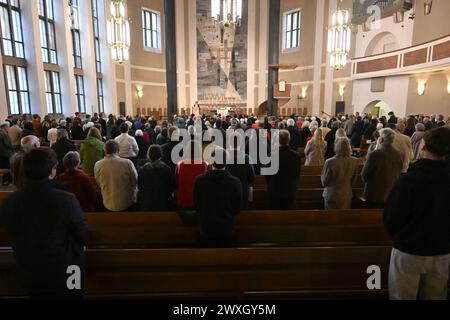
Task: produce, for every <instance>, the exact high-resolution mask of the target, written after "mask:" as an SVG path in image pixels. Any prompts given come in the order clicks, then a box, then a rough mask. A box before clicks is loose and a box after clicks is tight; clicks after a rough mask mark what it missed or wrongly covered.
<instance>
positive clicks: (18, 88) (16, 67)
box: [3, 64, 31, 116]
mask: <svg viewBox="0 0 450 320" xmlns="http://www.w3.org/2000/svg"><path fill="white" fill-rule="evenodd" d="M7 67H12V68H13V72H14V82H15V86H16V88H15V89H14V90H12V89H10V88H9V86H8V83H9V81H8V73H7V71H6V69H7ZM19 68H22V69H23V70H24V72H25V84H26V87H27V89H26V90H22V88H21V85H20V79H19ZM3 75H4V78H5V93H6V101H7V107H8V115H13V116H16V115H21V114H31V102H30V86H29V82H28V70H27V68H26V67H24V66H20V65H14V64H3ZM12 91H14V92H16V95H17V108H18V110H19V113H13V112H12V106H11V100H10V95H9V94H10V92H12ZM22 93H25V94H26V95H27V97H28V109H29V110H24V105H23V103H24V102H23V101H22ZM26 111H28V112H26Z"/></svg>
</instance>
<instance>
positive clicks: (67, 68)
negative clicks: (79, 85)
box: [53, 0, 81, 116]
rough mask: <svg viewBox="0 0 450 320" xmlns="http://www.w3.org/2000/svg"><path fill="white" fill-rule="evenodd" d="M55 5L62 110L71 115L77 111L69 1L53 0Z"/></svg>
mask: <svg viewBox="0 0 450 320" xmlns="http://www.w3.org/2000/svg"><path fill="white" fill-rule="evenodd" d="M53 6H54V10H55V32H56V48H57V52H58V66H56V68H58V69H59V76H60V83H61V99H62V111H63V114H64V115H66V116H71V115H73V114H74V113H75V112H76V103H75V76H74V72H73V48H72V47H73V45H72V34H71V32H70V25H71V22H70V8H69V1H68V0H63V1H53ZM80 13H81V12H80Z"/></svg>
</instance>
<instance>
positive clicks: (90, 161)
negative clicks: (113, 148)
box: [80, 137, 105, 176]
mask: <svg viewBox="0 0 450 320" xmlns="http://www.w3.org/2000/svg"><path fill="white" fill-rule="evenodd" d="M104 146H105V144H104V143H103V142H102V141H100V140H98V139H96V138H93V137H87V138H86V140H84V142H83V143H82V144H81V148H80V158H81V163H82V164H83V171H84V173H86V174H87V175H89V176H93V175H94V166H95V164H96V163H97V161H99V160H102V159H103V157H104V156H105V153H104Z"/></svg>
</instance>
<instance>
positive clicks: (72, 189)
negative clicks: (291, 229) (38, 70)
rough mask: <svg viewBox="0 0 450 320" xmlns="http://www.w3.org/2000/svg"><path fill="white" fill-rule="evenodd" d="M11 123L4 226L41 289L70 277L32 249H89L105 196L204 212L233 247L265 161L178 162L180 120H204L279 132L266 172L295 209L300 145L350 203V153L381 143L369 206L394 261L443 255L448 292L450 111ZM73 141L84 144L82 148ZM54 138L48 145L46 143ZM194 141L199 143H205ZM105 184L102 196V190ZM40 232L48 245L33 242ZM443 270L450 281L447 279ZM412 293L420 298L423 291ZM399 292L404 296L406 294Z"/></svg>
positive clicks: (216, 241) (328, 199)
mask: <svg viewBox="0 0 450 320" xmlns="http://www.w3.org/2000/svg"><path fill="white" fill-rule="evenodd" d="M8 120H9V121H7V122H4V123H2V124H1V125H0V164H1V168H4V169H7V168H10V169H11V173H12V174H11V176H8V174H4V175H3V179H4V181H3V183H4V184H9V183H11V182H13V183H14V185H15V187H16V189H17V191H16V192H14V193H13V194H12V195H11V196H9V197H8V198H7V199H5V200H4V202H3V204H2V207H1V211H0V224H1V225H4V226H6V229H7V231H8V233H9V234H10V235H11V240H12V242H13V244H14V249H15V251H17V254H16V259H17V260H18V263H19V264H20V265H22V266H25V267H24V268H25V269H27V270H37V269H36V268H38V270H39V272H40V275H41V276H40V277H38V278H33V277H31V278H30V279H28V280H27V281H28V282H27V283H28V285H29V286H31V287H33V286H34V287H35V288H41V287H43V286H44V287H46V288H47V289H48V288H49V286H50V285H51V284H54V285H55V286H56V287H55V288H53V289H54V290H58V288H59V289H61V288H60V287H57V286H60V285H61V283H63V282H62V279H63V278H64V277H65V274H64V272H62V271H61V270H62V268H60V266H59V265H57V264H55V265H52V266H53V267H54V268H53V269H52V268H48V266H47V265H46V266H45V268H44V266H43V265H37V266H36V261H38V260H39V261H40V260H41V258H42V256H41V255H39V254H42V252H40V251H39V250H40V249H39V250H36V252H34V251H33V250H31V251H30V250H29V249H30V248H31V247H36V246H37V247H36V248H44V247H45V248H46V245H49V243H47V242H48V241H50V240H49V239H47V238H46V237H45V236H44V237H43V235H51V237H52V239H53V240H54V239H62V240H61V241H62V243H60V244H51V245H50V246H49V247H50V248H52V249H51V250H50V251H49V252H46V253H45V254H48V256H49V257H50V256H52V255H53V254H54V253H55V252H53V251H52V250H58V248H59V246H61V247H66V246H67V243H66V242H65V241H67V239H69V238H70V239H71V241H73V243H75V244H76V245H75V248H77V250H78V251H80V250H81V251H82V249H80V248H82V246H83V245H85V243H86V241H87V236H88V228H87V223H86V220H85V217H84V214H83V211H84V212H92V211H98V206H99V201H101V202H102V203H101V206H102V208H103V209H104V210H105V211H110V212H126V211H136V210H141V211H145V212H151V211H169V210H170V211H172V210H177V209H178V210H180V211H182V212H189V211H192V212H194V211H195V212H197V215H198V217H199V226H200V228H199V231H200V232H199V236H200V240H201V241H202V243H203V244H205V245H209V246H229V245H230V244H231V243H233V236H234V232H235V230H234V229H235V218H236V216H237V215H238V214H239V212H240V211H241V210H243V209H247V208H248V207H249V202H250V201H251V198H252V188H251V186H252V184H253V182H254V179H255V176H256V175H258V174H259V170H260V169H261V168H260V167H259V164H258V161H256V164H252V162H250V161H249V159H248V158H249V156H248V154H247V153H246V152H248V150H246V148H244V150H240V149H239V148H238V147H236V149H233V150H231V152H236V153H240V154H241V155H242V156H243V157H244V158H245V159H246V161H245V163H244V164H230V163H226V162H225V163H224V162H219V161H216V162H213V163H207V162H206V161H204V160H203V159H195V154H194V153H193V152H186V155H185V157H184V160H182V161H180V162H178V163H173V162H172V157H171V154H172V150H173V149H174V148H175V146H176V145H178V143H179V141H172V139H171V138H172V135H173V133H174V132H175V131H176V129H177V128H187V129H188V131H189V132H191V131H192V130H194V129H193V128H194V127H193V126H194V125H200V126H201V127H202V130H203V131H204V132H205V133H206V132H208V129H212V128H215V129H219V130H221V131H222V132H225V130H227V129H232V130H237V129H243V130H248V129H255V130H256V131H258V130H263V132H267V135H266V136H267V137H269V136H270V133H269V132H270V130H271V129H281V130H280V133H279V146H278V148H277V150H271V152H272V154H273V155H276V156H278V157H279V164H280V165H279V170H278V172H277V173H276V174H275V175H272V176H267V177H266V181H267V191H268V192H267V199H268V202H269V205H268V207H267V209H273V210H291V209H293V207H294V203H295V197H296V194H297V190H298V188H301V187H302V186H301V185H299V178H300V174H301V167H302V165H301V163H302V162H301V156H300V154H299V152H298V150H299V148H302V147H303V148H305V149H304V151H305V156H306V162H305V165H311V166H323V171H322V174H321V180H322V184H323V187H324V193H323V198H324V206H325V208H326V209H348V208H350V207H351V204H352V199H353V193H352V183H353V179H354V176H355V173H356V170H357V169H356V168H357V159H356V158H355V157H353V156H352V155H353V151H352V150H353V149H354V148H358V147H360V146H361V143H362V142H363V141H366V142H367V141H368V140H369V141H370V144H371V145H370V148H369V153H368V155H367V158H366V160H365V163H364V167H363V169H362V172H361V177H362V180H363V182H364V184H365V191H364V199H365V201H366V205H367V207H368V208H383V207H384V208H385V213H384V223H385V227H386V230H387V231H388V233H389V234H390V235H391V236H392V237H393V239H394V244H395V248H396V250H398V251H395V252H394V253H395V254H394V253H393V257H392V259H396V260H395V261H397V262H398V263H400V264H401V263H403V262H402V261H406V260H405V259H407V258H408V259H409V260H408V261H410V260H411V257H412V256H405V255H404V254H403V253H407V254H409V255H414V256H423V257H426V256H439V255H441V256H442V259H441V260H442V261H441V260H439V261H440V262H439V263H436V265H438V266H439V267H440V268H441V269H440V272H441V273H440V278H439V279H437V280H436V279H434V280H435V281H434V280H433V281H434V284H435V285H436V283H438V285H439V288H437V289H436V288H434V289H433V288H432V289H430V290H431V291H430V292H433V293H435V292H437V291H438V293H437V295H438V296H439V297H442V296H443V292H444V291H443V290H444V289H443V288H444V287H443V285H442V284H443V283H444V284H445V288H446V286H447V280H448V260H449V259H450V258H449V257H448V254H449V252H450V232H449V226H450V214H449V207H448V200H447V199H448V195H449V194H450V165H449V155H450V126H449V119H447V120H445V118H444V117H443V116H431V117H423V116H411V117H408V118H407V119H400V118H397V117H396V116H395V115H394V114H390V115H389V117H387V118H385V117H381V118H377V117H372V116H370V115H364V116H360V115H358V114H355V115H348V116H345V115H343V116H342V117H335V118H331V119H322V118H318V117H296V116H293V117H289V118H288V119H277V118H274V117H266V118H263V119H258V118H257V117H244V116H242V117H220V116H213V117H207V116H203V117H195V116H189V117H175V119H174V120H173V121H156V120H154V119H153V118H144V117H134V118H123V117H119V118H117V119H116V118H115V117H114V116H112V115H111V116H109V117H108V118H107V119H104V118H103V116H102V115H101V116H97V115H94V117H89V116H86V117H84V118H83V119H82V118H81V116H80V115H79V114H76V115H75V117H73V118H70V119H69V118H68V119H64V120H60V121H59V122H58V121H56V120H50V118H49V117H45V118H44V121H41V119H40V118H39V117H38V116H34V117H33V120H32V121H29V120H28V119H27V118H26V117H21V118H20V119H19V118H10V119H8ZM74 140H78V141H82V142H81V146H80V150H79V151H78V149H77V146H76V145H75V143H74ZM46 144H48V146H49V147H50V148H48V147H47V148H42V147H41V146H43V145H46ZM190 147H191V148H192V150H193V149H194V147H195V142H194V143H192V144H191V145H190ZM197 147H198V146H197ZM192 150H190V151H192ZM229 152H230V151H229V150H225V149H223V148H221V147H219V146H218V147H216V148H215V149H214V153H215V155H219V158H220V157H222V158H223V159H226V157H227V153H229ZM140 158H147V159H148V162H147V163H146V164H144V165H142V166H137V164H138V163H139V161H138V160H139V159H140ZM97 187H98V188H99V190H100V192H96V188H97ZM66 191H68V192H66ZM138 191H139V195H140V196H139V199H140V200H139V199H138ZM98 194H101V197H100V198H101V199H102V200H100V199H99V197H98V196H97V195H98ZM49 221H51V223H50V222H49ZM30 226H32V227H30ZM55 226H60V227H58V228H57V231H55V230H53V229H52V228H54V227H55ZM62 226H65V227H62ZM24 230H27V231H26V232H28V233H29V234H28V235H27V237H21V236H20V235H21V234H23V232H24ZM55 232H56V233H57V234H55ZM30 239H39V241H44V242H45V241H47V242H45V243H36V244H33V245H31V243H30ZM53 240H52V241H53ZM39 241H38V242H39ZM58 241H59V240H58ZM65 250H66V249H64V250H62V251H64V252H65ZM77 250H75V251H72V250H69V251H70V256H69V257H67V256H65V257H64V261H77V259H82V257H83V254H82V253H80V252H78V251H77ZM62 251H61V252H62ZM23 252H25V253H24V254H21V253H23ZM55 254H56V253H55ZM443 255H445V256H443ZM445 259H447V260H445ZM400 260H401V261H400ZM419 262H420V261H414V266H416V267H417V268H421V267H420V263H419ZM64 263H65V262H64ZM408 263H409V262H408ZM80 264H82V262H80ZM40 267H42V268H41V269H39V268H40ZM391 267H392V265H391ZM445 268H446V272H447V278H446V279H447V280H445V279H444V278H443V277H445V274H446V272H445ZM401 269H402V267H401V266H400V265H397V269H395V268H394V269H392V270H393V271H392V272H393V273H392V275H390V281H391V280H392V281H397V282H401V281H404V283H403V284H402V285H401V284H400V285H398V283H397V284H395V283H394V284H392V286H393V287H395V288H400V289H404V288H407V287H408V283H409V282H408V281H415V280H414V279H413V280H411V279H406V278H405V277H402V276H401ZM420 270H422V269H420ZM420 270H419V272H418V273H419V275H420V272H421V271H420ZM33 272H34V271H33ZM427 272H428V271H427ZM45 275H47V276H48V277H46V276H45ZM25 276H26V275H25ZM40 279H41V280H40ZM42 279H43V280H42ZM52 279H53V280H52ZM60 280H61V281H60ZM34 281H37V282H34ZM39 281H47V282H46V283H45V284H43V283H40V282H39ZM433 281H432V282H433ZM53 289H51V290H53ZM400 289H399V290H400ZM37 290H38V289H37ZM439 290H440V291H439ZM411 292H412V293H411ZM407 293H409V294H412V295H413V294H414V290H410V291H408V292H407ZM394 294H395V293H394ZM396 294H398V297H404V296H405V292H397V293H396Z"/></svg>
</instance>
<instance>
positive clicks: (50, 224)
mask: <svg viewBox="0 0 450 320" xmlns="http://www.w3.org/2000/svg"><path fill="white" fill-rule="evenodd" d="M56 164H57V162H56V155H55V153H54V152H53V151H51V150H43V149H35V150H31V151H29V152H28V153H27V154H25V156H24V158H23V169H24V170H25V175H26V184H25V188H24V189H22V190H20V191H17V192H15V193H13V194H12V195H11V196H10V197H8V198H7V199H6V200H5V201H4V203H3V205H2V207H1V210H0V224H1V225H2V226H3V227H4V228H5V230H6V232H7V234H8V237H9V239H10V241H11V243H12V247H13V249H14V257H15V260H16V263H17V268H18V274H19V280H20V281H21V283H22V285H23V286H24V287H25V288H27V289H28V290H29V291H30V293H31V296H32V297H39V298H57V299H58V298H79V297H81V296H82V292H83V282H82V279H83V278H82V276H83V273H84V245H85V243H86V242H87V237H88V228H87V224H86V220H85V217H84V214H83V212H82V210H81V208H80V205H79V203H78V201H77V199H76V198H75V196H74V195H72V194H70V193H67V192H64V191H61V190H57V189H56V188H55V187H54V184H52V183H51V181H50V180H49V177H52V176H54V175H55V174H56ZM71 276H74V278H71Z"/></svg>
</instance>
